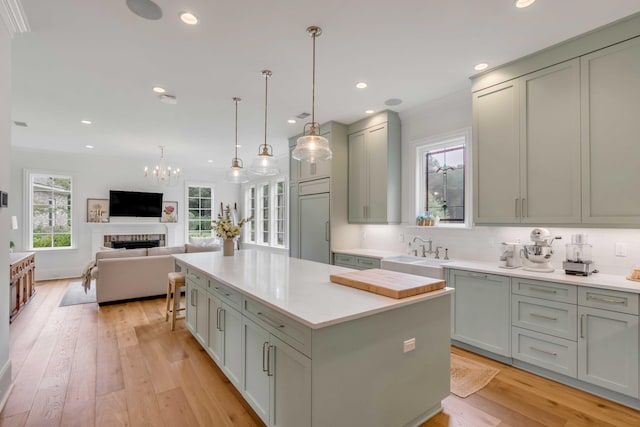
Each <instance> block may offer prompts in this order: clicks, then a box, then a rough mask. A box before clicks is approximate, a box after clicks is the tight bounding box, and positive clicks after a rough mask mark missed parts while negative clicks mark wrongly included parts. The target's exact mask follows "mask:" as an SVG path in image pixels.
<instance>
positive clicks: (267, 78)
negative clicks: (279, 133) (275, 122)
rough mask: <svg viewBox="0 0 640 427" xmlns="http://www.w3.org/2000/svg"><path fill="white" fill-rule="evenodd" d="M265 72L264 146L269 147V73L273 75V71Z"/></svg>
mask: <svg viewBox="0 0 640 427" xmlns="http://www.w3.org/2000/svg"><path fill="white" fill-rule="evenodd" d="M263 74H264V147H265V149H266V148H267V95H268V89H267V87H268V86H269V84H268V82H269V75H271V71H268V70H265V71H263Z"/></svg>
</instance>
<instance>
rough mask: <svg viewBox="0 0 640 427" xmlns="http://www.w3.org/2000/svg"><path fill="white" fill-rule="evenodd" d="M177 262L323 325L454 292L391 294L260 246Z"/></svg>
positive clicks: (291, 314)
mask: <svg viewBox="0 0 640 427" xmlns="http://www.w3.org/2000/svg"><path fill="white" fill-rule="evenodd" d="M174 257H175V258H176V260H177V261H178V262H180V263H183V264H187V265H188V266H190V267H191V268H193V269H195V270H197V271H199V272H201V273H203V274H205V275H208V276H210V277H213V278H214V279H216V280H219V281H220V282H222V283H223V284H225V285H227V286H229V287H231V288H233V289H236V290H238V291H239V292H241V293H242V294H244V295H246V296H248V297H250V298H252V299H254V300H256V301H258V302H261V303H263V304H265V305H267V306H269V307H271V308H273V309H274V310H277V311H279V312H280V313H282V314H284V315H286V316H288V317H291V318H293V319H295V320H297V321H298V322H300V323H303V324H305V325H307V326H309V327H310V328H313V329H319V328H323V327H326V326H330V325H334V324H338V323H342V322H346V321H349V320H353V319H358V318H361V317H366V316H370V315H372V314H375V313H380V312H383V311H387V310H393V309H395V308H399V307H402V306H406V305H409V304H414V303H417V302H420V301H426V300H429V299H432V298H438V297H440V296H443V295H447V294H450V293H453V292H454V290H453V289H452V288H445V289H442V290H438V291H433V292H428V293H425V294H420V295H416V296H413V297H408V298H402V299H394V298H388V297H385V296H382V295H378V294H374V293H370V292H366V291H361V290H358V289H354V288H350V287H347V286H342V285H339V284H336V283H332V282H331V281H329V276H330V275H331V274H340V273H346V272H349V271H355V270H352V269H350V268H344V267H337V266H334V265H328V264H321V263H317V262H311V261H305V260H300V259H297V258H289V256H287V255H284V254H277V253H271V252H268V251H261V250H240V251H236V254H235V255H234V256H226V257H225V256H223V255H222V252H220V251H218V252H196V253H187V254H175V255H174Z"/></svg>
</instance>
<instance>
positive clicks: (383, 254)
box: [333, 248, 404, 259]
mask: <svg viewBox="0 0 640 427" xmlns="http://www.w3.org/2000/svg"><path fill="white" fill-rule="evenodd" d="M333 252H334V253H336V254H345V255H355V256H366V257H369V258H378V259H382V258H387V257H392V256H399V255H404V254H403V253H402V252H393V251H384V250H380V249H362V248H354V249H334V250H333Z"/></svg>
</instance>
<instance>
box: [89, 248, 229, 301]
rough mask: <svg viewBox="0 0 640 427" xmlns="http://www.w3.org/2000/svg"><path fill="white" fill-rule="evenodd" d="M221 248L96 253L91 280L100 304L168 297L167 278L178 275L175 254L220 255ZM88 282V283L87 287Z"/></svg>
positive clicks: (91, 270) (131, 250)
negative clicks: (208, 253)
mask: <svg viewBox="0 0 640 427" xmlns="http://www.w3.org/2000/svg"><path fill="white" fill-rule="evenodd" d="M220 248H221V247H220V245H207V246H197V245H190V244H186V245H183V246H175V247H159V248H149V249H129V250H109V251H101V252H98V253H96V259H95V262H94V266H93V267H92V268H91V269H90V277H91V278H92V279H94V280H95V286H96V299H97V302H98V304H105V303H114V302H119V301H126V300H132V299H138V298H148V297H155V296H161V295H165V294H166V293H167V275H168V274H169V273H170V272H172V271H175V262H174V258H173V256H172V254H176V253H185V252H210V251H219V250H220ZM86 283H87V281H86V280H85V286H86Z"/></svg>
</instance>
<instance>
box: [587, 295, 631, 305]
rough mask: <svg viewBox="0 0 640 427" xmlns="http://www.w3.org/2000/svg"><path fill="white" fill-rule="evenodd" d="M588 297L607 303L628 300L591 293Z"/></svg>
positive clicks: (618, 302) (620, 302)
mask: <svg viewBox="0 0 640 427" xmlns="http://www.w3.org/2000/svg"><path fill="white" fill-rule="evenodd" d="M587 299H591V300H594V301H600V302H604V303H607V304H626V303H627V300H626V299H614V298H606V297H601V296H598V295H591V294H587Z"/></svg>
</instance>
